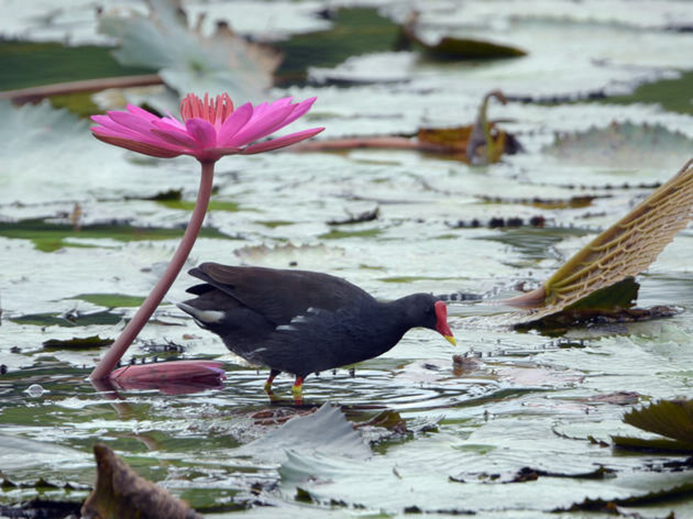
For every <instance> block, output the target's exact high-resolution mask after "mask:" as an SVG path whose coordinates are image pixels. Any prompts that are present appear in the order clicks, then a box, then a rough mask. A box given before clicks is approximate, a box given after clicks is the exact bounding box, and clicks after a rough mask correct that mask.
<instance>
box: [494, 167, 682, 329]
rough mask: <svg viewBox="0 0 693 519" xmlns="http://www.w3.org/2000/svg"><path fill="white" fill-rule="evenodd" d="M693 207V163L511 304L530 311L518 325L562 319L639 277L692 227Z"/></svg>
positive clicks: (517, 320) (519, 318) (518, 317)
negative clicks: (552, 317) (603, 292)
mask: <svg viewBox="0 0 693 519" xmlns="http://www.w3.org/2000/svg"><path fill="white" fill-rule="evenodd" d="M692 206H693V160H691V161H689V162H687V163H686V164H685V165H684V167H683V168H682V169H681V170H680V171H679V172H678V173H677V174H676V175H675V176H674V177H673V178H671V179H670V180H669V181H668V182H666V183H665V184H663V185H662V186H660V187H659V188H658V189H657V190H656V191H654V192H653V193H652V194H651V195H650V196H648V197H647V198H646V199H645V200H644V201H642V202H641V203H640V204H638V205H637V206H636V207H635V208H634V209H633V210H632V211H631V212H630V213H628V214H627V215H626V216H624V217H623V218H621V220H619V221H618V222H616V223H615V224H614V225H612V226H611V227H609V228H608V229H607V230H605V231H604V232H602V233H601V234H600V235H599V236H597V237H596V238H595V239H594V240H592V242H590V243H589V244H588V245H587V246H585V247H584V248H583V249H582V250H580V251H579V252H578V253H577V254H575V255H574V256H573V257H572V258H571V259H570V260H568V261H567V262H566V263H565V264H564V265H563V266H562V267H561V268H560V269H558V270H557V271H556V272H555V273H554V275H553V276H551V277H550V278H549V279H548V280H547V281H546V282H544V284H543V286H542V287H540V288H538V289H536V290H533V291H532V292H529V293H527V294H524V295H522V296H518V297H515V298H513V299H510V300H508V301H505V303H506V304H510V305H512V306H518V307H528V308H530V310H529V311H527V312H525V313H522V314H516V315H515V316H514V323H515V324H520V323H528V322H531V321H536V320H538V319H541V318H543V317H546V316H548V315H552V314H556V313H558V312H560V311H562V310H564V309H565V308H567V307H569V306H570V305H573V304H574V303H577V302H578V301H580V300H581V299H583V298H585V297H587V296H588V295H590V294H592V293H594V292H595V291H597V290H600V289H602V288H606V287H609V286H611V285H614V284H615V283H617V282H619V281H621V280H623V279H624V278H626V277H629V276H636V275H638V274H639V273H640V272H642V271H643V270H645V269H646V268H647V267H649V266H650V264H651V263H652V262H653V261H654V260H655V259H656V258H657V256H658V255H659V253H660V252H662V250H663V249H664V247H666V246H667V245H668V244H669V242H671V240H673V239H674V237H675V236H676V234H678V232H679V231H680V230H681V229H684V228H685V227H686V226H687V225H688V222H689V221H690V217H691V208H692Z"/></svg>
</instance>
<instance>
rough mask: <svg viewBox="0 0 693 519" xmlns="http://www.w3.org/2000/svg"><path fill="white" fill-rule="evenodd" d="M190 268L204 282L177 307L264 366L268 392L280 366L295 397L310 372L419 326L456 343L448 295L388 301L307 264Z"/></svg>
mask: <svg viewBox="0 0 693 519" xmlns="http://www.w3.org/2000/svg"><path fill="white" fill-rule="evenodd" d="M188 273H189V274H190V275H192V276H194V277H196V278H199V279H201V280H202V281H204V283H202V284H199V285H195V286H193V287H190V288H189V289H188V290H187V291H188V292H189V293H191V294H195V295H196V296H197V297H195V298H193V299H189V300H188V301H185V302H183V303H177V305H178V307H179V308H180V309H181V310H183V311H185V312H187V313H188V314H190V315H191V316H193V318H194V319H195V322H196V323H197V324H198V325H200V326H201V327H202V328H206V329H207V330H210V331H212V332H214V333H216V334H217V335H219V336H220V337H221V338H222V339H223V341H224V343H225V344H226V346H227V347H228V348H229V349H230V350H231V351H233V352H234V353H236V354H237V355H240V356H241V357H243V358H244V359H246V360H247V361H249V362H250V363H252V364H259V365H264V366H267V367H269V368H270V370H271V371H270V374H269V378H268V379H267V382H266V383H265V390H266V391H267V392H268V393H269V392H270V391H271V385H272V381H273V380H274V378H275V377H276V376H277V375H278V374H279V373H281V372H282V371H285V372H287V373H291V374H293V375H295V376H296V381H295V383H294V385H293V390H292V392H293V394H294V396H295V397H296V398H300V397H301V391H302V386H303V380H304V379H305V378H306V376H307V375H308V374H310V373H315V372H320V371H324V370H328V369H332V368H336V367H340V366H345V365H348V364H354V363H356V362H361V361H363V360H366V359H371V358H373V357H377V356H378V355H381V354H383V353H385V352H386V351H388V350H389V349H390V348H392V347H393V346H394V345H395V344H397V343H398V342H399V340H400V339H401V338H402V336H403V335H404V334H405V333H406V332H407V331H408V330H409V329H411V328H415V327H418V326H421V327H424V328H430V329H431V330H436V331H437V332H439V333H440V334H441V335H443V336H444V337H445V338H446V339H447V340H448V341H450V342H451V343H452V344H455V338H454V337H453V336H452V332H451V331H450V327H449V326H448V323H447V309H446V306H445V303H444V302H443V301H439V300H438V299H437V298H436V297H434V296H433V295H431V294H412V295H409V296H406V297H402V298H401V299H397V300H396V301H392V302H387V303H385V302H380V301H377V300H376V299H375V298H373V296H371V295H370V294H368V293H367V292H365V291H364V290H362V289H360V288H359V287H357V286H355V285H352V284H351V283H349V282H348V281H346V280H344V279H342V278H338V277H335V276H330V275H328V274H322V273H319V272H309V271H305V270H277V269H270V268H263V267H232V266H226V265H220V264H218V263H203V264H201V265H200V266H199V267H197V268H193V269H191V270H189V271H188Z"/></svg>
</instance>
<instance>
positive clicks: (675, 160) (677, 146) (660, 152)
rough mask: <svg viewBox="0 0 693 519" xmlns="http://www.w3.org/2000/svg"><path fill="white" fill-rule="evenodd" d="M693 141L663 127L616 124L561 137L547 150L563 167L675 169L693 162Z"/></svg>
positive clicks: (658, 125) (628, 123)
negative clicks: (569, 165) (692, 160)
mask: <svg viewBox="0 0 693 519" xmlns="http://www.w3.org/2000/svg"><path fill="white" fill-rule="evenodd" d="M692 147H693V140H692V139H691V138H690V137H689V136H688V135H685V134H684V133H681V132H678V131H672V130H670V129H668V128H666V127H664V126H662V125H661V124H634V123H631V122H625V123H618V122H612V123H611V124H610V125H609V126H607V127H606V128H590V129H589V130H588V131H585V132H580V133H575V134H566V135H560V136H558V137H557V138H556V140H555V142H554V143H553V144H552V145H551V146H549V147H548V148H546V149H545V150H544V152H545V153H547V154H549V155H553V156H554V157H556V158H557V159H558V160H560V162H561V164H563V165H568V164H580V165H591V166H600V167H615V168H619V169H623V168H638V169H643V168H652V169H661V168H675V167H678V165H679V164H681V163H682V162H684V161H686V160H688V159H689V158H690V150H691V148H692Z"/></svg>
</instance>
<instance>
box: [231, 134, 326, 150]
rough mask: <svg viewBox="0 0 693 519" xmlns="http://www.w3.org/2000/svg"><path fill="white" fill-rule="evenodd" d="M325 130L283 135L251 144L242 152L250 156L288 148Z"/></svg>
mask: <svg viewBox="0 0 693 519" xmlns="http://www.w3.org/2000/svg"><path fill="white" fill-rule="evenodd" d="M324 129H325V128H311V129H310V130H303V131H301V132H296V133H292V134H290V135H284V136H283V137H278V138H276V139H272V140H270V141H265V142H261V143H259V144H253V145H252V146H248V147H247V148H246V149H245V150H243V155H252V154H254V153H262V152H263V151H271V150H276V149H278V148H284V147H286V146H290V145H292V144H295V143H297V142H300V141H303V140H306V139H310V138H311V137H313V136H314V135H317V134H318V133H320V132H321V131H323V130H324Z"/></svg>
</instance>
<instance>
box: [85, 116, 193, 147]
mask: <svg viewBox="0 0 693 519" xmlns="http://www.w3.org/2000/svg"><path fill="white" fill-rule="evenodd" d="M106 124H107V126H95V127H92V128H91V131H92V133H94V134H96V133H98V134H99V135H101V136H104V137H117V138H121V139H127V140H132V141H139V142H142V143H145V144H151V145H153V146H159V147H161V148H167V149H179V148H181V144H180V143H178V142H173V143H171V142H169V141H166V140H163V139H161V137H159V136H158V135H156V134H154V133H153V132H154V130H150V132H149V133H147V134H146V135H145V134H141V133H138V132H135V131H132V130H129V129H127V128H125V127H124V126H120V125H118V124H116V123H114V122H113V121H109V122H107V123H106ZM190 140H191V141H192V142H193V143H195V141H194V140H193V139H190ZM195 145H197V143H195Z"/></svg>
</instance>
